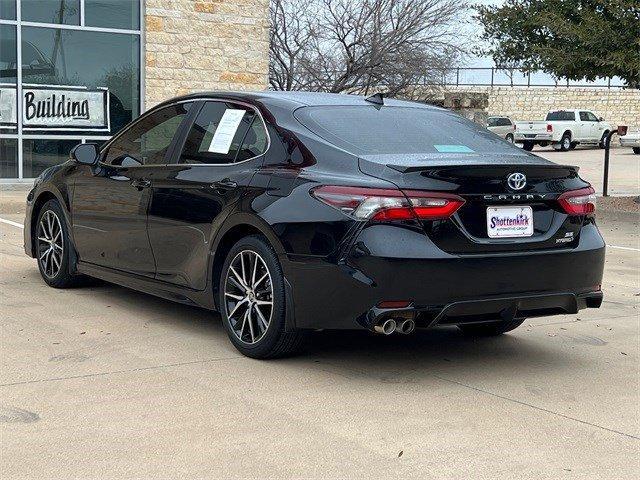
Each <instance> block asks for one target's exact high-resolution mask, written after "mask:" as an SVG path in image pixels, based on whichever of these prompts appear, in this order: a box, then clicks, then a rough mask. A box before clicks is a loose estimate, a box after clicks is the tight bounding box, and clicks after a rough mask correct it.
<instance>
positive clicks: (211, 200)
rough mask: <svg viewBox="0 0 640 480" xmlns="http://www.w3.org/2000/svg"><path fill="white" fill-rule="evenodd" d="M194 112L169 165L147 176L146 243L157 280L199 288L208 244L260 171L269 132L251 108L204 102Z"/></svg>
mask: <svg viewBox="0 0 640 480" xmlns="http://www.w3.org/2000/svg"><path fill="white" fill-rule="evenodd" d="M198 107H199V108H198V111H197V114H194V116H193V117H192V120H191V121H190V125H189V128H185V130H184V133H183V138H181V139H180V141H179V142H178V144H177V145H176V155H175V164H174V165H171V166H168V167H166V168H165V169H163V171H162V172H161V174H160V175H159V176H157V177H156V178H154V179H153V186H152V199H151V205H150V207H149V239H150V242H151V246H152V248H153V253H154V257H155V259H156V267H157V271H156V272H157V273H156V278H157V279H159V280H163V281H166V282H170V283H173V284H177V285H182V286H185V287H189V288H192V289H196V290H203V289H204V288H205V287H206V285H207V267H208V259H209V255H210V253H211V241H212V239H213V237H214V236H215V232H216V231H217V229H218V228H219V227H220V225H221V224H222V223H223V222H224V220H225V219H226V218H227V216H228V215H229V213H230V212H231V211H232V210H233V209H234V208H235V207H236V205H237V204H238V202H239V201H240V200H241V196H242V193H243V191H244V189H245V188H246V187H247V186H249V184H250V182H251V179H252V177H253V176H254V174H255V172H256V171H257V169H258V168H259V167H260V166H261V164H262V162H263V154H264V153H265V151H266V150H267V147H268V135H267V133H266V129H265V125H264V122H263V120H262V117H261V116H260V115H259V114H258V112H257V111H256V110H254V109H253V108H252V107H251V106H248V105H243V104H238V103H234V102H228V101H217V100H208V101H206V102H202V103H201V104H200V105H199V106H198Z"/></svg>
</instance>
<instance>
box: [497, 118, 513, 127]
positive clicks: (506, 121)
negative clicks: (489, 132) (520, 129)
mask: <svg viewBox="0 0 640 480" xmlns="http://www.w3.org/2000/svg"><path fill="white" fill-rule="evenodd" d="M498 125H499V126H501V127H510V126H511V120H509V119H508V118H506V117H503V118H501V119H500V120H498Z"/></svg>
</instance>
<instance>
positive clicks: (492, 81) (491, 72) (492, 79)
mask: <svg viewBox="0 0 640 480" xmlns="http://www.w3.org/2000/svg"><path fill="white" fill-rule="evenodd" d="M491 87H492V88H493V67H491Z"/></svg>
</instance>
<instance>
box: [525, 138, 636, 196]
mask: <svg viewBox="0 0 640 480" xmlns="http://www.w3.org/2000/svg"><path fill="white" fill-rule="evenodd" d="M616 143H617V141H616ZM531 153H534V154H535V155H539V156H541V157H544V158H546V159H547V160H551V161H552V162H556V163H561V164H564V165H575V166H578V167H580V176H581V177H582V178H584V179H586V180H588V181H589V182H591V184H592V185H593V188H595V190H596V192H597V193H598V194H601V193H602V179H603V176H604V150H601V149H599V148H593V147H584V148H583V147H577V148H576V149H575V150H570V151H568V152H559V151H556V150H554V149H553V148H552V147H544V148H542V147H534V149H533V152H531ZM609 194H611V195H640V155H634V153H633V150H631V149H630V148H619V147H616V146H614V145H613V144H612V148H611V153H610V159H609Z"/></svg>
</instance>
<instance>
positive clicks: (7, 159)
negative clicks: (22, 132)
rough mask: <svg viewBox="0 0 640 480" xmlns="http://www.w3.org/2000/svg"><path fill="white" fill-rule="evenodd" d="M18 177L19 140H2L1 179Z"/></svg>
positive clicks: (0, 141) (0, 143)
mask: <svg viewBox="0 0 640 480" xmlns="http://www.w3.org/2000/svg"><path fill="white" fill-rule="evenodd" d="M17 176H18V140H16V139H15V138H0V178H16V177H17Z"/></svg>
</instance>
